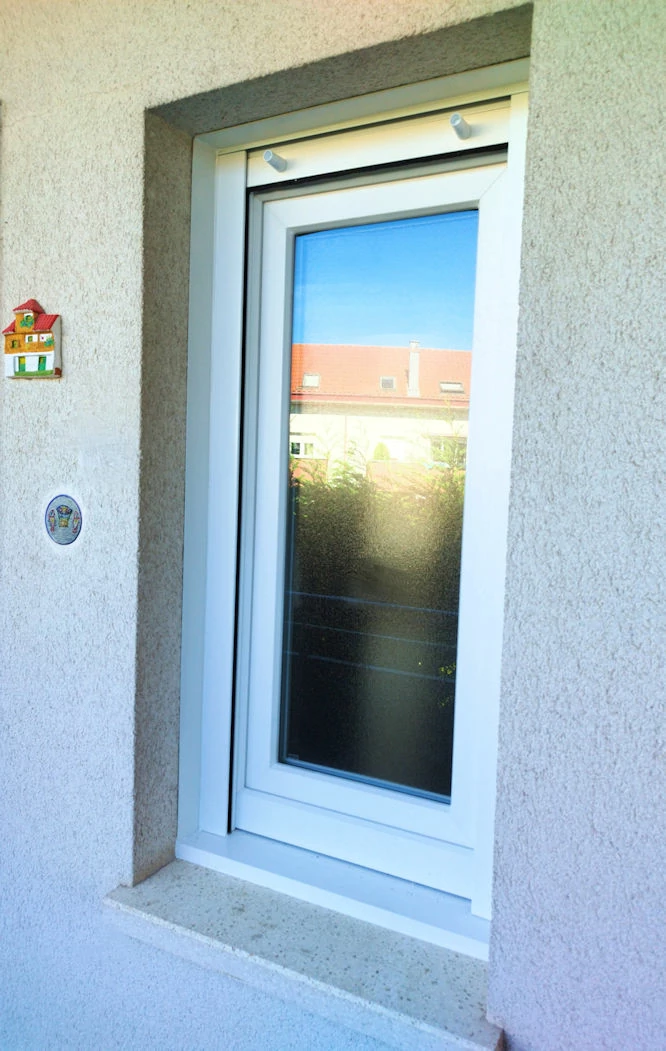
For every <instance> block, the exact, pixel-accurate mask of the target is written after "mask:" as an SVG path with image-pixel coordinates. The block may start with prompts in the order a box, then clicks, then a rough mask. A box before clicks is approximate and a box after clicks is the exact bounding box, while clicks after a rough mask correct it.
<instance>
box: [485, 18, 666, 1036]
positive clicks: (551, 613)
mask: <svg viewBox="0 0 666 1051" xmlns="http://www.w3.org/2000/svg"><path fill="white" fill-rule="evenodd" d="M665 48H666V7H665V6H664V5H663V4H661V3H656V2H653V0H634V2H632V3H610V4H609V3H606V2H592V0H586V2H585V3H580V2H575V0H571V2H569V3H553V4H543V5H538V6H537V8H536V11H535V21H534V27H533V65H532V83H531V89H532V92H531V113H530V116H531V120H530V133H529V144H528V162H527V189H526V202H525V218H524V228H523V236H524V242H523V281H522V293H521V322H520V347H519V364H518V377H517V395H516V422H515V432H514V464H513V487H512V498H511V514H510V540H509V550H510V556H509V570H508V592H507V606H506V610H507V613H506V622H505V653H504V664H503V667H504V690H503V699H502V712H501V730H500V737H501V740H500V751H499V771H500V773H499V792H498V814H497V822H496V844H497V848H496V870H495V872H496V876H495V880H496V882H495V919H494V924H493V940H492V956H491V967H490V975H491V991H490V1008H491V1013H492V1015H493V1016H494V1017H495V1018H496V1019H498V1020H500V1021H501V1020H504V1021H505V1022H506V1024H507V1026H508V1028H509V1031H510V1032H514V1033H515V1034H516V1039H515V1042H514V1044H513V1045H512V1046H514V1047H515V1048H519V1049H527V1048H530V1049H536V1048H538V1049H540V1051H545V1049H550V1048H552V1049H555V1048H568V1047H575V1048H585V1049H589V1051H600V1049H602V1048H609V1049H610V1048H613V1049H615V1048H620V1047H621V1048H632V1051H637V1049H638V1048H641V1049H651V1051H657V1049H658V1048H660V1047H663V1046H664V1045H665V1044H666V998H665V997H664V993H663V977H664V936H663V935H664V869H665V866H664V862H665V861H666V853H665V847H664V844H665V842H666V827H665V820H666V819H665V814H666V807H665V803H666V778H665V763H664V760H665V758H666V753H665V750H664V726H665V719H664V699H665V698H664V693H665V683H666V660H665V654H666V646H665V642H666V639H665V637H664V635H665V632H664V628H665V627H666V619H665V616H664V609H665V603H666V581H665V578H664V564H665V556H664V552H665V551H666V529H665V522H666V518H665V514H664V511H665V508H664V495H665V485H664V473H663V465H664V453H665V451H666V448H665V446H666V435H665V428H664V421H665V420H666V387H665V385H664V308H665V307H666V282H665V280H664V267H663V246H664V244H666V221H665V214H664V207H663V201H664V191H665V190H666V180H665V178H664V157H663V149H662V146H661V143H662V142H663V138H664V134H665V132H666V108H665V98H666V96H665V91H664V89H665V87H666V76H665V71H666V66H665V65H664V54H665Z"/></svg>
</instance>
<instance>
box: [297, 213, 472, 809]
mask: <svg viewBox="0 0 666 1051" xmlns="http://www.w3.org/2000/svg"><path fill="white" fill-rule="evenodd" d="M476 234H477V214H476V212H474V211H466V212H458V213H453V214H451V213H447V214H445V215H436V216H428V217H419V218H415V219H407V220H400V221H398V222H389V223H377V224H371V225H366V226H360V227H359V226H357V227H346V228H343V229H336V230H331V231H321V232H317V233H314V234H305V235H301V236H300V237H298V238H297V241H296V253H295V271H294V273H295V279H294V325H293V329H294V342H293V346H292V362H291V411H290V425H289V441H288V452H289V473H288V486H289V499H288V522H287V543H286V573H285V607H284V610H285V620H284V633H283V676H282V716H281V748H280V757H279V758H280V761H281V762H285V763H292V764H296V765H304V766H308V767H314V768H317V769H324V770H327V771H330V772H334V773H338V774H340V775H341V776H345V777H349V778H354V779H359V780H364V781H369V782H373V783H377V784H386V785H390V786H391V787H393V788H398V789H402V790H405V791H410V792H416V793H419V794H424V795H433V796H436V797H440V798H441V797H444V798H448V797H450V794H451V765H452V749H453V721H454V707H455V704H454V701H455V679H456V642H457V628H458V593H459V580H460V552H461V538H462V516H463V500H464V488H465V460H466V448H467V437H468V413H469V398H470V373H471V350H470V349H469V348H470V346H471V329H472V317H473V294H474V277H475V252H476ZM405 332H409V333H425V334H426V336H427V337H429V342H428V343H424V341H423V340H417V339H410V338H409V337H407V338H405ZM313 336H314V337H319V339H318V341H315V339H313V338H312V337H313ZM452 347H454V348H455V349H451V348H452Z"/></svg>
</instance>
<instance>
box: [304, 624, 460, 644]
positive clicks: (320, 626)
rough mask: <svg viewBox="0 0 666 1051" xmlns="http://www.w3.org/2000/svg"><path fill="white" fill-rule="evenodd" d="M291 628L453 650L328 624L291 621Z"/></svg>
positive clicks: (401, 637) (425, 642)
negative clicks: (333, 632) (332, 632)
mask: <svg viewBox="0 0 666 1051" xmlns="http://www.w3.org/2000/svg"><path fill="white" fill-rule="evenodd" d="M289 623H290V625H291V627H292V628H312V630H313V631H337V632H338V633H339V634H341V635H360V636H361V638H362V639H386V640H387V641H389V642H408V643H410V644H411V645H412V646H437V647H442V648H445V649H450V650H455V646H454V645H453V644H452V643H446V642H427V641H426V640H425V639H409V638H405V637H404V636H402V635H379V634H377V632H374V631H354V629H353V628H332V627H330V626H329V625H328V624H312V623H310V621H306V620H292V621H290V622H289Z"/></svg>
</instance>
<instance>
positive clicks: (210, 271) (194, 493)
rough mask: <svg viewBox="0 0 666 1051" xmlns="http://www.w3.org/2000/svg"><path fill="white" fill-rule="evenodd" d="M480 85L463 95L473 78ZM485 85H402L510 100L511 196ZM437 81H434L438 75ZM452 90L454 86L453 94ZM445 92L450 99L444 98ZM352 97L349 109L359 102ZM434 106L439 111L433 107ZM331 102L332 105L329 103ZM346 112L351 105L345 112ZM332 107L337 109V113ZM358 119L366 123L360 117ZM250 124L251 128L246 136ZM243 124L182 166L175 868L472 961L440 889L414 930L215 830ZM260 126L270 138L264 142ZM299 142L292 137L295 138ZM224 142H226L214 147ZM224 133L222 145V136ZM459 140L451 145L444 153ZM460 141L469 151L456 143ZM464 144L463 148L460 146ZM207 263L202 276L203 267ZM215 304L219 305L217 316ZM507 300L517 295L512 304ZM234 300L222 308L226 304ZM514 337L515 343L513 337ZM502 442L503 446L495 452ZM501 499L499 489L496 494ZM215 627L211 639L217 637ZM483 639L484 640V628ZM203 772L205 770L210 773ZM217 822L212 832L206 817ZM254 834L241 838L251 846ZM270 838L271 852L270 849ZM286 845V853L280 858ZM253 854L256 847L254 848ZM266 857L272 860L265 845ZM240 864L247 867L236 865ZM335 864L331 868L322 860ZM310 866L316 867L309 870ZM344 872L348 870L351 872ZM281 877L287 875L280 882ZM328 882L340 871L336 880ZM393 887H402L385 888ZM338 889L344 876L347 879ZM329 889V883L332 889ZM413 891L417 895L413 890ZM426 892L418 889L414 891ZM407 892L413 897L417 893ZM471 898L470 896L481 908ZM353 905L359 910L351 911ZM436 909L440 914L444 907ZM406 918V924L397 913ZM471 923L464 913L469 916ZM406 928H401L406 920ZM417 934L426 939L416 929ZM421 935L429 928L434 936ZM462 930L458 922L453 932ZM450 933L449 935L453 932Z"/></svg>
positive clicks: (265, 125) (236, 378) (489, 758)
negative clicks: (222, 878) (504, 109)
mask: <svg viewBox="0 0 666 1051" xmlns="http://www.w3.org/2000/svg"><path fill="white" fill-rule="evenodd" d="M517 65H520V66H521V71H522V72H523V74H525V72H526V66H525V64H524V63H522V64H516V63H511V64H509V66H510V67H511V68H510V69H509V70H508V74H509V76H507V74H506V73H505V81H504V83H506V79H509V80H513V79H514V78H513V77H511V74H515V72H516V66H517ZM477 76H478V78H479V80H478V83H481V84H482V85H483V86H482V87H480V88H479V89H478V93H477V96H476V97H475V92H474V84H475V79H476V78H477ZM484 77H485V82H486V83H487V81H488V79H489V74H488V71H479V73H478V74H475V73H473V74H466V75H462V76H456V77H453V78H443V79H442V80H441V81H438V82H437V90H438V93H439V94H438V104H437V105H436V104H435V102H434V101H432V98H433V90H434V89H433V84H434V83H435V82H430V83H429V84H427V85H420V86H419V85H414V86H411V87H410V88H408V89H405V92H406V97H408V98H409V100H410V106H411V108H412V109H415V108H416V107H417V106H418V102H414V99H415V98H417V96H418V92H419V90H421V91H422V93H423V96H424V97H425V98H426V99H427V98H428V97H431V102H427V101H426V104H425V105H424V107H423V108H425V109H428V108H431V109H435V108H439V109H447V108H448V109H451V108H455V107H458V106H460V105H463V104H472V103H473V102H475V101H478V99H479V98H480V99H482V100H487V99H489V98H490V99H492V97H493V95H494V96H495V97H506V95H507V94H508V93H509V91H510V93H511V96H512V98H511V114H510V118H509V139H510V143H511V146H510V170H511V179H512V191H511V192H512V196H513V197H514V198H515V200H517V201H519V202H522V179H523V159H524V147H525V126H526V94H525V85H524V84H520V85H518V88H519V90H516V84H515V83H512V84H511V87H510V88H509V87H507V88H505V89H504V90H499V89H498V87H494V88H492V89H488V87H487V86H485V83H484ZM449 79H450V83H449V84H448V87H447V83H446V82H447V80H449ZM490 79H491V80H492V81H493V83H494V84H499V83H500V82H501V75H500V74H499V73H498V72H497V70H493V71H492V74H491V76H490ZM463 87H465V88H466V91H465V92H463V91H462V88H463ZM399 95H400V92H399V91H398V92H395V91H391V92H388V93H378V95H377V96H376V97H375V105H376V107H377V108H376V111H375V112H376V114H377V115H376V116H375V118H374V120H376V121H377V122H379V121H382V120H386V117H387V113H386V111H384V110H382V107H381V105H379V104H378V101H377V100H378V99H379V97H380V96H381V97H384V98H385V100H386V101H387V100H388V97H389V96H390V100H391V104H392V105H391V108H392V109H393V110H395V108H396V105H398V104H399ZM452 95H453V97H452ZM355 103H356V112H357V113H359V112H360V111H362V110H363V109H364V108H365V109H366V110H367V108H368V107H369V106H370V105H372V100H370V99H368V98H366V99H364V100H355ZM359 103H362V104H361V105H359ZM443 103H445V105H443ZM339 105H340V106H343V104H336V106H339ZM349 106H350V107H351V108H352V109H354V104H353V103H350V104H349ZM330 109H331V108H330V107H317V108H316V109H315V110H314V111H311V112H310V114H309V115H308V114H299V115H294V119H297V120H298V121H300V122H301V123H302V127H303V128H305V127H306V126H307V125H306V124H305V123H304V122H306V121H307V120H308V119H309V120H311V121H313V114H314V115H316V114H319V113H321V111H322V110H327V111H330ZM338 112H341V111H340V110H339V109H338ZM367 120H368V114H367V112H366V114H365V115H364V116H363V117H362V118H361V117H360V116H359V117H355V116H352V117H351V118H349V121H350V122H351V123H354V124H357V123H361V122H362V121H367ZM371 121H372V119H371ZM260 123H261V129H260V130H261V133H262V134H263V135H265V136H266V137H265V138H263V139H262V134H257V135H256V137H254V138H252V134H251V132H252V129H250V128H248V129H246V133H247V138H246V139H245V143H246V145H247V146H248V147H252V146H254V147H256V146H257V145H263V144H264V142H270V143H271V144H272V145H275V144H278V143H279V141H280V137H281V135H283V136H284V138H285V139H292V138H294V137H296V133H295V132H294V128H293V120H292V121H291V123H290V120H289V118H276V119H275V121H273V122H272V123H271V122H260ZM313 124H314V121H313V123H311V124H310V134H311V135H314V134H317V133H319V132H320V131H322V130H330V128H327V129H323V128H321V126H316V125H315V126H313ZM258 130H259V129H255V131H258ZM242 131H243V129H240V130H239V129H230V130H229V131H228V132H222V133H219V135H218V137H217V138H216V139H215V140H213V141H214V144H215V146H217V149H215V148H214V147H213V146H212V145H211V141H212V140H211V137H210V136H204V137H203V138H202V140H200V141H198V142H196V143H195V150H194V167H193V211H192V252H191V299H190V366H189V374H188V431H187V438H188V453H187V458H188V474H187V503H186V553H185V567H184V569H185V572H184V598H183V660H182V702H181V777H180V790H179V838H178V844H177V851H176V853H177V856H178V857H179V858H182V859H184V860H191V861H196V862H198V863H201V864H206V865H208V866H209V867H212V868H216V869H218V870H220V871H227V872H231V873H232V874H236V875H242V876H243V878H248V879H254V880H255V881H256V882H259V883H262V884H263V885H267V886H273V887H275V888H277V889H282V890H287V892H288V893H294V894H297V895H298V896H302V897H304V898H307V899H308V900H310V901H317V902H318V903H319V904H328V905H329V906H330V907H334V908H338V909H340V910H341V911H347V912H349V913H350V914H352V915H359V916H360V918H369V919H377V918H378V917H380V918H379V919H378V922H382V923H384V924H385V925H386V926H393V927H395V929H399V930H403V931H404V932H405V933H415V932H416V930H417V929H418V933H417V936H418V937H428V938H429V939H430V940H432V941H436V942H438V943H439V944H443V945H448V946H449V947H453V948H459V949H462V951H467V952H470V953H471V954H472V955H479V956H482V957H483V956H484V955H485V953H486V951H487V950H486V947H485V945H484V940H485V939H484V936H483V935H482V934H480V933H479V927H478V924H479V921H476V922H477V926H476V928H475V932H474V934H472V935H471V936H468V933H465V930H463V929H462V928H460V927H459V929H458V930H455V929H454V928H455V924H453V923H451V924H450V926H449V928H447V927H446V924H447V922H448V921H447V919H446V916H447V909H446V907H445V905H446V903H445V901H444V899H446V898H447V897H449V896H447V895H440V897H441V898H442V907H441V912H442V916H443V917H444V918H443V926H442V925H441V924H432V923H431V924H425V926H419V925H418V923H416V927H414V924H413V923H412V920H410V919H409V912H410V910H409V908H408V907H405V908H403V907H402V906H400V905H396V904H395V902H396V900H397V898H396V896H397V897H399V890H400V888H396V887H394V886H393V885H392V884H391V880H390V878H386V877H381V876H379V877H377V878H378V879H379V880H382V879H385V880H388V882H387V883H386V886H387V887H389V886H391V890H390V892H387V893H388V897H389V898H391V899H392V900H393V902H394V904H393V907H392V908H388V909H387V908H384V907H383V906H379V905H377V906H373V905H372V902H368V901H365V902H361V903H360V904H359V902H358V900H354V894H353V892H351V891H349V886H347V893H345V891H344V889H343V890H342V891H341V890H340V888H341V887H343V888H344V886H345V882H346V878H343V877H340V878H339V879H338V880H337V882H336V880H335V879H333V877H331V875H330V873H328V874H326V873H324V875H323V876H321V875H320V877H317V878H315V877H312V880H311V882H308V883H306V882H304V881H302V880H299V879H298V878H295V875H294V873H295V871H296V872H297V871H300V869H301V868H304V867H306V863H307V862H309V861H311V860H312V858H311V856H310V857H308V858H306V857H305V856H303V857H302V858H301V862H302V864H298V859H297V863H296V869H294V855H293V854H289V861H288V863H286V862H284V857H285V856H286V854H285V850H284V849H283V851H282V855H283V859H282V861H280V859H279V858H275V859H274V862H270V861H268V860H267V859H266V854H267V850H268V853H269V854H270V852H271V848H270V845H269V846H268V848H267V850H266V849H263V848H264V847H266V843H265V842H264V843H260V844H257V843H253V844H251V849H250V848H248V846H247V838H246V837H243V836H241V835H239V834H238V833H234V834H232V835H231V836H227V835H226V834H225V833H226V827H224V815H226V814H227V813H228V809H229V796H228V780H226V779H225V778H220V777H219V776H218V771H219V766H220V757H223V756H224V755H230V754H231V747H232V742H231V693H232V677H233V646H234V639H233V626H234V614H235V584H236V565H235V559H236V531H237V506H238V484H237V476H238V475H237V471H234V470H233V468H231V469H230V467H231V465H234V464H236V463H237V462H238V459H239V456H240V448H239V431H240V399H238V404H237V406H236V407H233V406H232V409H231V411H229V410H227V412H226V413H224V414H223V413H215V412H211V408H210V406H211V404H215V402H216V399H217V398H218V397H219V396H220V393H221V392H222V391H223V390H224V389H225V388H227V389H228V388H229V387H232V388H234V387H235V389H236V390H240V376H241V340H242V329H243V317H242V310H243V305H242V304H243V272H244V268H243V254H242V245H243V236H242V231H243V229H244V224H245V215H244V201H245V185H246V156H245V153H244V152H239V151H238V143H239V142H242V141H243V140H242V138H241V139H239V135H241V133H242ZM271 131H272V134H271ZM303 134H304V132H303ZM224 136H227V141H226V142H225V141H224ZM234 136H235V139H234ZM459 145H460V144H457V143H452V145H451V147H450V148H451V149H454V148H456V147H459ZM467 145H469V143H467ZM472 145H474V144H473V143H472ZM221 172H223V173H224V179H225V182H226V188H225V189H224V190H222V188H221V183H220V179H219V176H220V173H221ZM211 211H212V212H214V214H215V225H214V228H213V229H211V223H210V215H211ZM514 226H515V230H514V235H513V237H512V240H511V243H510V244H507V245H506V246H505V252H506V258H507V266H508V267H509V268H510V269H511V271H512V273H513V274H514V280H515V284H516V289H517V282H518V270H519V256H520V223H519V222H517V223H515V224H514ZM230 231H232V232H234V237H233V238H232V239H231V241H233V242H234V243H235V244H237V245H238V246H239V248H238V249H231V250H230V248H229V245H230V243H231V241H230V239H229V232H230ZM214 267H215V269H214ZM220 297H224V298H225V300H226V305H225V309H224V312H221V303H220ZM514 299H515V301H517V295H516V296H515V297H514ZM230 302H231V303H235V304H236V306H235V307H234V309H232V310H229V309H228V305H229V303H230ZM507 310H508V315H507V317H506V327H507V331H508V332H510V333H512V334H513V335H514V336H515V329H516V321H517V307H516V306H515V304H514V303H512V304H511V305H510V306H509V307H508V308H507ZM220 316H224V317H225V319H226V323H225V327H224V331H220V329H219V326H213V324H212V318H213V317H220ZM514 342H515V339H514ZM508 430H509V433H507V434H505V435H504V438H503V441H504V446H505V449H506V448H507V447H508V448H510V423H509V428H508ZM507 443H508V446H507ZM216 450H224V456H218V455H216ZM507 497H508V493H507ZM501 542H502V543H503V544H505V539H504V538H502V540H501ZM209 578H210V579H215V580H216V586H215V588H210V589H207V588H206V580H207V579H209ZM221 628H222V629H223V630H222V631H221V630H220V629H221ZM495 635H496V636H497V633H496V632H495ZM500 645H501V637H496V638H495V640H494V642H493V653H492V655H491V659H492V660H493V663H494V666H495V667H496V679H497V682H496V687H497V693H499V667H500ZM488 730H489V732H488V734H487V738H488V740H489V741H493V742H494V741H495V740H496V734H497V714H496V711H495V712H494V713H493V715H492V718H491V720H490V725H489V726H488ZM494 752H495V747H494V743H493V746H492V748H490V747H486V750H485V754H483V755H482V756H481V758H480V761H481V762H484V763H485V764H486V769H487V770H488V774H489V776H490V777H491V779H492V781H493V782H494V780H495V769H496V760H495V754H494ZM213 771H215V775H214V776H212V772H213ZM220 815H223V824H222V825H221V823H220ZM493 822H494V808H489V809H488V811H487V813H485V814H483V815H482V816H481V825H482V829H481V833H482V839H483V846H482V847H481V848H480V849H481V851H482V852H483V853H485V855H486V862H487V870H488V871H490V869H491V861H492V829H493ZM253 838H254V837H250V839H253ZM280 846H281V845H280V844H277V845H276V847H278V848H279V847H280ZM258 847H261V848H262V850H263V853H262V857H261V861H257V857H256V855H257V851H258ZM293 849H294V848H286V850H287V853H289V852H290V851H292V850H293ZM259 853H261V851H259ZM274 853H276V854H277V853H280V851H279V850H276V851H275V852H274ZM247 857H251V858H253V860H251V861H249V862H248V860H247ZM336 864H337V865H338V866H339V865H340V864H341V863H336ZM319 867H320V870H321V866H319ZM352 868H353V866H352ZM288 873H291V874H288ZM338 875H339V876H340V872H338ZM397 882H398V883H400V882H402V881H397ZM347 883H348V880H347ZM336 888H338V889H336ZM424 890H425V889H424ZM426 893H428V894H429V893H432V892H430V891H426ZM417 897H418V894H417ZM481 899H483V900H481ZM453 904H457V905H458V906H459V905H460V900H459V899H452V905H453ZM476 908H477V910H478V911H479V912H480V913H481V914H486V915H488V914H489V911H490V881H487V886H486V887H485V888H484V889H483V891H480V893H479V901H478V902H477V905H476ZM359 910H360V911H359ZM448 912H449V913H450V912H451V910H448ZM405 917H407V918H405ZM471 919H472V921H473V920H474V919H475V918H474V917H472V918H471ZM414 922H415V921H414ZM426 927H427V928H428V929H429V933H427V932H426V930H425V928H426ZM435 927H437V929H436V930H435ZM463 928H464V924H463ZM461 930H462V933H461Z"/></svg>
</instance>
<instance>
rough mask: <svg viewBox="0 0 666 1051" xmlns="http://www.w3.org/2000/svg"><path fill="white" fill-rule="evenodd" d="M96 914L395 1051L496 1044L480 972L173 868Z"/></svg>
mask: <svg viewBox="0 0 666 1051" xmlns="http://www.w3.org/2000/svg"><path fill="white" fill-rule="evenodd" d="M105 905H106V907H107V908H108V910H109V911H108V915H109V918H110V919H112V921H113V922H114V923H115V924H116V925H117V926H118V927H119V928H120V929H121V930H122V931H124V933H126V934H127V935H128V936H130V937H133V938H136V939H138V940H140V941H143V942H147V943H149V944H152V945H155V946H158V947H160V948H162V949H165V950H166V951H168V952H172V953H175V954H177V955H179V956H182V957H184V958H185V959H188V960H191V961H193V962H196V963H198V964H200V965H201V966H204V967H208V968H210V969H212V970H216V971H220V972H222V973H224V974H227V975H230V976H232V977H234V978H236V979H239V980H241V981H244V982H246V983H248V984H250V985H252V986H254V987H255V988H258V989H261V990H262V991H264V992H267V993H269V994H272V995H274V996H277V997H279V998H280V999H283V1000H287V1001H296V1002H298V1004H299V1006H300V1007H301V1008H303V1009H305V1010H308V1011H311V1012H312V1013H314V1014H318V1015H320V1016H322V1017H324V1018H326V1019H328V1020H329V1021H332V1022H335V1023H338V1024H340V1025H343V1026H346V1027H347V1028H350V1029H352V1030H354V1031H356V1032H359V1033H363V1034H364V1035H367V1036H372V1037H374V1038H375V1039H377V1040H382V1041H384V1042H385V1043H386V1044H387V1045H388V1046H390V1047H396V1048H399V1049H401V1051H410V1049H413V1051H435V1049H437V1051H448V1049H453V1048H466V1049H468V1051H474V1049H489V1048H490V1049H496V1048H498V1047H499V1046H500V1043H499V1042H500V1040H501V1034H500V1031H499V1030H498V1029H497V1028H496V1027H495V1026H493V1025H491V1024H490V1023H489V1022H487V1021H486V1019H485V1009H484V1005H485V979H486V966H485V964H484V963H483V962H482V961H480V960H476V959H472V958H471V957H468V956H463V955H462V954H460V953H457V952H452V951H451V950H449V949H445V948H442V947H441V946H438V945H432V944H429V943H427V942H423V941H420V940H417V939H415V938H411V937H409V936H407V935H405V934H401V933H398V932H396V931H392V930H385V929H384V928H382V927H378V926H376V925H375V924H372V923H367V922H365V921H363V920H359V919H355V918H353V917H351V916H344V915H340V914H339V913H337V912H333V911H331V910H329V909H325V908H322V907H321V906H319V905H313V904H311V903H309V902H304V901H299V900H297V899H295V898H292V897H290V896H288V895H285V894H281V893H279V892H277V891H275V890H271V889H268V888H266V887H261V886H258V885H256V884H254V883H249V882H246V881H244V880H241V879H237V878H235V877H233V876H229V875H224V874H222V873H219V872H213V871H211V870H209V869H204V868H199V867H198V866H196V865H192V864H189V863H187V862H183V861H174V862H172V863H171V864H170V865H167V866H166V867H165V868H163V869H162V870H161V871H160V872H157V873H156V874H155V875H154V876H151V877H150V878H149V879H147V880H145V881H144V882H143V883H141V884H139V885H138V886H136V887H118V888H117V889H116V890H115V891H113V892H112V893H111V894H109V895H108V896H107V898H106V899H105Z"/></svg>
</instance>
